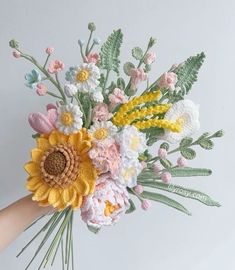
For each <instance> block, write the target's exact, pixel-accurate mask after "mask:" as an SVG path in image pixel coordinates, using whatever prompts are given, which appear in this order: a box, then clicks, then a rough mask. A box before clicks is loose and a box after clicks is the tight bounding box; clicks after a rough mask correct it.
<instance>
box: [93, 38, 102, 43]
mask: <svg viewBox="0 0 235 270" xmlns="http://www.w3.org/2000/svg"><path fill="white" fill-rule="evenodd" d="M93 42H94V43H95V44H97V45H99V44H100V42H101V40H100V39H99V38H98V37H95V38H93Z"/></svg>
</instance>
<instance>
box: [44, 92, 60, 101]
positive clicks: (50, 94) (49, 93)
mask: <svg viewBox="0 0 235 270" xmlns="http://www.w3.org/2000/svg"><path fill="white" fill-rule="evenodd" d="M47 94H48V95H49V96H52V97H56V98H58V99H61V100H63V98H62V97H60V96H57V95H56V94H54V93H52V92H50V91H47Z"/></svg>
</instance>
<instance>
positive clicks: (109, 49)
mask: <svg viewBox="0 0 235 270" xmlns="http://www.w3.org/2000/svg"><path fill="white" fill-rule="evenodd" d="M122 38H123V34H122V31H121V29H119V30H114V31H113V33H112V34H111V35H110V36H109V37H108V39H107V41H106V42H105V43H104V44H103V45H102V47H101V52H100V58H101V63H100V67H101V68H103V69H106V70H113V71H115V72H116V73H117V74H118V73H119V64H120V60H119V59H118V57H119V54H120V47H121V44H122Z"/></svg>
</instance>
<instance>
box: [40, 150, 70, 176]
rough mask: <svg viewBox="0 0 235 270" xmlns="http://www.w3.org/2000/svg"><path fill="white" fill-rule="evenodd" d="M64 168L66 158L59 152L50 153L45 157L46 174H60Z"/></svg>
mask: <svg viewBox="0 0 235 270" xmlns="http://www.w3.org/2000/svg"><path fill="white" fill-rule="evenodd" d="M65 167H66V158H65V156H64V154H63V153H61V152H59V151H55V152H52V153H51V154H49V155H48V156H47V158H46V159H45V162H44V169H45V171H46V172H47V173H48V174H51V175H58V174H61V173H62V172H63V171H64V169H65Z"/></svg>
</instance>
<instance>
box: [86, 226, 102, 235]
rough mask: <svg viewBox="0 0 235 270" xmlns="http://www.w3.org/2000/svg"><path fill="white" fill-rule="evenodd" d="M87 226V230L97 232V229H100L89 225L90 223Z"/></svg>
mask: <svg viewBox="0 0 235 270" xmlns="http://www.w3.org/2000/svg"><path fill="white" fill-rule="evenodd" d="M87 228H88V230H89V231H91V232H93V233H95V234H97V233H98V232H99V231H100V228H97V227H94V226H90V225H87Z"/></svg>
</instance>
